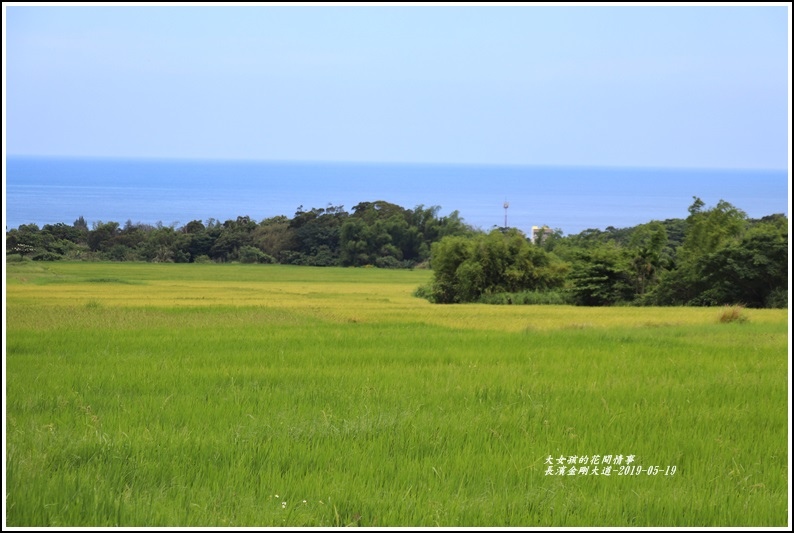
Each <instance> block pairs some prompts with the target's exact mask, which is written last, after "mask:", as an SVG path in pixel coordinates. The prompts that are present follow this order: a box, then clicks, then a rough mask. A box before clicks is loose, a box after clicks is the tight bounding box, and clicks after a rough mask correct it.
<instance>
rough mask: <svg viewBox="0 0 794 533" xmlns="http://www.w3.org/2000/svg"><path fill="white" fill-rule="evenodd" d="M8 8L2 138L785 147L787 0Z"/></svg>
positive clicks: (57, 151) (698, 161)
mask: <svg viewBox="0 0 794 533" xmlns="http://www.w3.org/2000/svg"><path fill="white" fill-rule="evenodd" d="M3 10H4V17H3V20H4V25H5V28H4V47H3V49H4V55H5V58H4V65H5V73H4V97H5V101H4V105H5V110H4V113H3V115H4V126H5V135H4V142H5V150H4V153H6V154H9V155H50V156H94V157H150V158H220V159H237V158H239V159H263V160H282V161H283V160H295V161H368V162H406V163H461V164H467V163H479V164H527V165H574V166H579V165H582V166H587V165H597V166H640V167H643V166H646V167H647V166H651V167H690V168H699V167H711V168H759V169H787V168H788V166H789V157H790V156H789V144H790V142H789V135H790V122H789V121H790V116H791V115H790V113H791V110H790V108H789V85H790V64H789V53H790V48H791V40H790V35H789V19H790V7H787V6H785V5H773V6H761V7H756V6H721V7H691V6H659V7H654V6H635V7H609V6H586V7H581V6H549V7H541V6H519V5H510V6H496V7H494V6H472V5H468V6H460V5H458V6H437V7H430V6H395V7H390V6H371V7H362V6H283V7H277V6H251V5H248V6H230V7H227V6H210V5H203V6H189V7H183V6H171V7H168V6H124V5H121V6H118V5H117V6H104V7H93V6H90V7H82V6H67V7H60V6H32V5H24V4H22V5H13V4H11V5H8V4H4V6H3Z"/></svg>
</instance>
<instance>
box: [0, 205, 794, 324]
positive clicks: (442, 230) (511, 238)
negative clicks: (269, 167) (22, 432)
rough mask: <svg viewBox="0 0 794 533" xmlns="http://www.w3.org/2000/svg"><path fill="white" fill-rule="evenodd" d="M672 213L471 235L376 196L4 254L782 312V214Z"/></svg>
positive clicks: (442, 290) (483, 294)
mask: <svg viewBox="0 0 794 533" xmlns="http://www.w3.org/2000/svg"><path fill="white" fill-rule="evenodd" d="M693 200H694V201H693V203H692V205H691V206H690V207H689V216H688V217H687V218H686V219H668V220H664V221H652V222H648V223H646V224H640V225H638V226H634V227H631V228H621V229H618V228H614V227H611V226H610V227H608V228H606V229H605V230H598V229H588V230H585V231H583V232H581V233H579V234H576V235H569V236H563V234H562V231H561V230H559V229H557V230H554V231H548V232H540V233H539V234H538V235H537V236H536V238H535V240H534V241H533V240H532V238H531V237H527V236H526V235H525V234H524V233H523V232H521V231H520V230H518V229H516V228H494V229H493V230H491V231H483V230H477V229H474V228H472V227H471V226H469V225H467V224H466V223H465V222H464V220H463V219H462V218H461V217H460V215H459V213H458V212H457V211H453V212H452V213H451V214H449V215H447V216H439V211H440V207H438V206H434V207H425V206H422V205H420V206H417V207H416V208H414V209H406V208H403V207H401V206H398V205H395V204H391V203H389V202H385V201H375V202H362V203H359V204H358V205H356V206H355V207H353V209H352V212H348V211H346V210H345V209H344V208H343V207H342V206H331V205H329V206H327V207H326V208H312V209H310V210H308V211H307V210H304V209H303V207H302V206H301V207H299V208H298V209H297V211H296V213H295V215H294V216H293V217H292V218H288V217H286V216H278V217H273V218H268V219H265V220H262V221H260V222H256V221H254V220H252V219H251V218H250V217H247V216H242V217H237V218H236V219H234V220H231V219H230V220H227V221H225V222H223V223H221V222H220V221H217V220H214V219H210V220H208V221H207V222H206V223H204V222H201V221H198V220H194V221H191V222H189V223H187V224H185V225H184V226H182V227H174V226H164V225H162V224H156V225H154V226H152V225H146V224H140V223H138V224H134V223H132V222H131V221H127V223H126V224H124V225H123V226H122V225H120V224H119V223H117V222H96V223H94V224H93V225H92V227H91V228H89V227H88V224H87V223H86V222H85V220H84V219H83V217H80V218H78V219H77V220H76V221H75V222H74V223H73V224H71V225H67V224H64V223H61V224H53V225H50V224H48V225H45V226H43V227H42V228H39V227H38V226H37V225H35V224H28V225H22V226H19V228H17V229H12V230H10V231H8V232H7V233H6V251H7V254H9V255H8V257H9V258H11V259H12V260H13V258H17V259H19V258H30V259H33V260H47V261H49V260H58V259H68V260H112V261H150V262H183V263H189V262H193V263H201V262H213V261H214V262H232V261H234V262H242V263H281V264H290V265H312V266H375V267H380V268H413V267H417V266H430V268H432V269H433V278H432V281H431V282H430V283H429V284H428V285H427V286H424V287H420V288H419V289H418V290H417V295H418V296H422V297H425V298H427V299H428V300H430V301H432V302H436V303H462V302H485V303H507V304H509V303H515V304H518V303H565V304H575V305H587V306H605V305H723V304H737V303H738V304H742V305H746V306H749V307H779V308H781V307H787V306H788V263H789V260H788V219H787V217H786V216H784V215H782V214H775V215H770V216H767V217H764V218H761V219H750V218H749V217H748V216H747V214H746V213H744V212H743V211H742V210H741V209H739V208H737V207H735V206H733V205H731V204H729V203H728V202H724V201H720V202H718V203H717V205H716V206H713V207H711V208H706V206H705V205H704V203H703V201H702V200H700V199H699V198H697V197H694V198H693Z"/></svg>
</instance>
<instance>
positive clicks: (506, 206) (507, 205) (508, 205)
mask: <svg viewBox="0 0 794 533" xmlns="http://www.w3.org/2000/svg"><path fill="white" fill-rule="evenodd" d="M508 207H510V202H508V201H507V200H505V204H504V208H505V229H507V208H508Z"/></svg>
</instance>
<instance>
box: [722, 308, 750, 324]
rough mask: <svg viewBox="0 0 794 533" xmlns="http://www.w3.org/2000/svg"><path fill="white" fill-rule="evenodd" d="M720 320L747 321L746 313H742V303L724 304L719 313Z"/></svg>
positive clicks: (724, 321) (725, 321)
mask: <svg viewBox="0 0 794 533" xmlns="http://www.w3.org/2000/svg"><path fill="white" fill-rule="evenodd" d="M720 322H722V323H728V322H747V315H745V314H744V306H743V305H738V304H737V305H726V306H724V307H723V308H722V312H721V313H720Z"/></svg>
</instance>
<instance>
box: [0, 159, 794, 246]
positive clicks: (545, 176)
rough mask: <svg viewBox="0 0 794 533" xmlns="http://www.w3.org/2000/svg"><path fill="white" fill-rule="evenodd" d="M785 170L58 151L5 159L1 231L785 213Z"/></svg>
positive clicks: (564, 223)
mask: <svg viewBox="0 0 794 533" xmlns="http://www.w3.org/2000/svg"><path fill="white" fill-rule="evenodd" d="M788 184H789V179H788V173H787V172H786V171H744V170H742V171H738V170H737V171H730V170H671V169H627V168H600V167H570V168H566V167H530V166H485V165H466V166H462V165H461V166H457V165H406V164H368V163H367V164H364V163H361V164H358V163H284V162H252V161H237V162H230V161H174V160H136V159H129V160H127V159H58V158H29V157H9V158H8V159H7V161H6V176H5V188H6V213H5V214H6V228H7V229H11V228H16V227H18V226H19V225H21V224H29V223H35V224H38V225H39V226H42V225H44V224H55V223H58V222H64V223H67V224H72V223H73V222H74V221H75V220H76V219H77V218H78V217H80V216H83V217H85V219H86V221H87V222H88V223H89V225H91V224H92V223H94V222H96V221H105V222H107V221H116V222H119V223H121V224H124V222H126V221H127V220H131V221H132V222H143V223H147V224H156V223H158V222H162V223H163V224H165V225H170V224H176V225H177V226H182V225H184V224H187V223H188V222H190V221H191V220H201V221H204V222H206V221H207V220H208V219H209V218H215V219H217V220H220V221H221V222H222V221H224V220H227V219H230V218H236V217H238V216H243V215H247V216H250V217H251V218H252V219H254V220H257V221H259V220H262V219H264V218H268V217H272V216H276V215H286V216H288V217H290V218H291V217H292V216H293V215H294V214H295V211H296V210H297V208H298V206H303V207H304V209H306V210H308V209H310V208H313V207H327V206H328V204H332V205H342V206H344V207H345V209H347V210H348V211H350V212H352V208H353V206H355V205H356V204H358V203H359V202H364V201H374V200H385V201H388V202H392V203H395V204H398V205H401V206H403V207H407V208H414V207H416V206H417V205H420V204H422V205H424V206H426V207H429V206H433V205H438V206H441V211H440V214H442V215H446V214H449V213H450V212H451V211H453V210H457V211H459V213H460V216H461V217H463V219H464V220H465V221H466V222H467V223H469V224H471V225H473V226H475V227H480V228H482V229H490V228H491V227H493V226H495V225H496V226H502V225H503V224H504V214H505V210H504V208H503V204H504V202H505V200H507V201H509V203H510V207H509V209H508V212H507V217H508V225H510V226H513V227H517V228H520V229H522V230H524V231H526V232H529V230H530V228H531V227H532V226H533V225H538V226H540V225H544V224H545V225H548V226H550V227H552V228H559V229H561V230H562V231H563V233H565V234H573V233H579V232H581V231H583V230H585V229H588V228H598V229H605V228H606V227H608V226H614V227H616V228H622V227H628V226H634V225H636V224H641V223H645V222H649V221H651V220H664V219H667V218H685V217H686V216H687V215H688V212H687V208H688V207H689V205H691V203H692V197H693V196H699V197H700V198H701V199H702V200H703V201H704V202H705V203H706V206H707V207H711V206H713V205H715V204H716V203H717V202H718V201H719V200H721V199H722V200H726V201H728V202H730V203H731V204H733V205H734V206H736V207H738V208H740V209H742V210H744V211H745V212H746V213H747V214H748V215H749V216H750V217H753V218H760V217H762V216H765V215H769V214H773V213H784V214H786V215H787V216H788V198H789V185H788Z"/></svg>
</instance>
